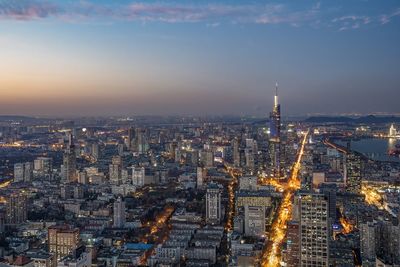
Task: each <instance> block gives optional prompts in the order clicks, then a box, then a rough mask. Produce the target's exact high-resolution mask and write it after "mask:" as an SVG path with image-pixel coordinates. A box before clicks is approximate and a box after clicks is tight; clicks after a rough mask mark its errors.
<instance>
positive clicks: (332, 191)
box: [320, 184, 338, 223]
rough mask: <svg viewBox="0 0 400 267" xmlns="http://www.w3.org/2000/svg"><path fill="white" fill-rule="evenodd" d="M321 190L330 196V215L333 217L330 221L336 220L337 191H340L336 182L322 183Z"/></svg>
mask: <svg viewBox="0 0 400 267" xmlns="http://www.w3.org/2000/svg"><path fill="white" fill-rule="evenodd" d="M320 191H321V193H322V194H324V195H326V196H327V197H328V201H329V207H328V216H329V218H330V219H331V221H330V223H334V222H335V221H336V193H337V191H338V189H337V186H336V184H322V185H321V188H320Z"/></svg>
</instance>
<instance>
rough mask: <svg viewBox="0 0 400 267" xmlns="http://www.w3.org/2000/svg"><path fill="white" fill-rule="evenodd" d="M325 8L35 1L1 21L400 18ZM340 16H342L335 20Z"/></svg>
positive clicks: (343, 23)
mask: <svg viewBox="0 0 400 267" xmlns="http://www.w3.org/2000/svg"><path fill="white" fill-rule="evenodd" d="M335 11H336V13H335V12H332V9H329V8H327V9H325V10H324V8H323V7H322V5H321V3H320V2H315V3H314V4H313V5H311V6H308V7H307V6H304V5H303V6H302V7H299V5H297V7H294V6H293V5H291V4H290V3H288V4H282V3H276V4H256V3H252V4H237V5H234V4H212V3H204V2H202V3H197V4H184V2H183V3H173V4H168V3H161V2H151V3H149V2H131V3H129V4H124V5H122V4H120V3H118V2H110V3H109V4H104V3H99V2H95V1H86V0H83V1H76V2H74V1H72V2H69V1H68V2H62V1H50V0H49V1H36V0H31V1H28V0H0V19H2V20H25V21H26V20H38V19H45V18H55V19H61V20H63V21H66V22H81V21H87V20H95V21H102V22H104V21H110V20H123V21H140V22H163V23H199V22H204V23H205V25H206V26H208V27H216V26H219V25H221V24H223V23H235V24H237V23H254V24H284V25H290V26H293V27H300V26H304V25H308V26H312V27H315V28H321V27H324V26H326V27H328V26H333V27H335V28H336V29H337V30H339V31H343V30H350V29H358V28H360V27H362V26H365V25H368V24H372V23H375V24H386V23H389V22H390V21H391V19H392V18H394V17H396V16H399V15H400V8H399V9H396V10H395V11H393V12H387V14H384V15H373V14H372V15H371V14H368V15H344V13H345V12H344V11H343V10H340V9H335ZM337 14H340V16H335V15H337Z"/></svg>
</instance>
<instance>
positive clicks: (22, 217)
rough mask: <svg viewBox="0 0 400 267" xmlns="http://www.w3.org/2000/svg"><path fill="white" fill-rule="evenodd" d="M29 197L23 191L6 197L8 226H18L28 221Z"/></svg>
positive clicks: (6, 220)
mask: <svg viewBox="0 0 400 267" xmlns="http://www.w3.org/2000/svg"><path fill="white" fill-rule="evenodd" d="M27 213H28V209H27V196H26V194H25V193H24V192H23V191H16V192H12V193H10V194H9V195H8V196H7V197H6V218H5V222H6V224H7V225H18V224H21V223H24V222H25V221H26V219H27Z"/></svg>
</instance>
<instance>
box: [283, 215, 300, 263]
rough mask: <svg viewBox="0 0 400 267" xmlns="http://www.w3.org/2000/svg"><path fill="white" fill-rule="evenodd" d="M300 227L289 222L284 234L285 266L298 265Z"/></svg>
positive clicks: (295, 223)
mask: <svg viewBox="0 0 400 267" xmlns="http://www.w3.org/2000/svg"><path fill="white" fill-rule="evenodd" d="M299 229H300V225H299V223H298V222H297V221H289V222H288V224H287V234H286V266H299V265H300V232H299Z"/></svg>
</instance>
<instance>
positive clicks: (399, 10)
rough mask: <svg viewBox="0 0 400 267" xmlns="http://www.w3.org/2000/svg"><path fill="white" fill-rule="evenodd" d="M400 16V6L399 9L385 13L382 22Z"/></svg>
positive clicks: (387, 21) (381, 18) (381, 17)
mask: <svg viewBox="0 0 400 267" xmlns="http://www.w3.org/2000/svg"><path fill="white" fill-rule="evenodd" d="M397 16H400V8H398V9H397V10H395V11H393V12H392V13H390V14H383V15H381V16H380V22H381V24H386V23H389V22H390V21H391V20H392V18H394V17H397Z"/></svg>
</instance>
